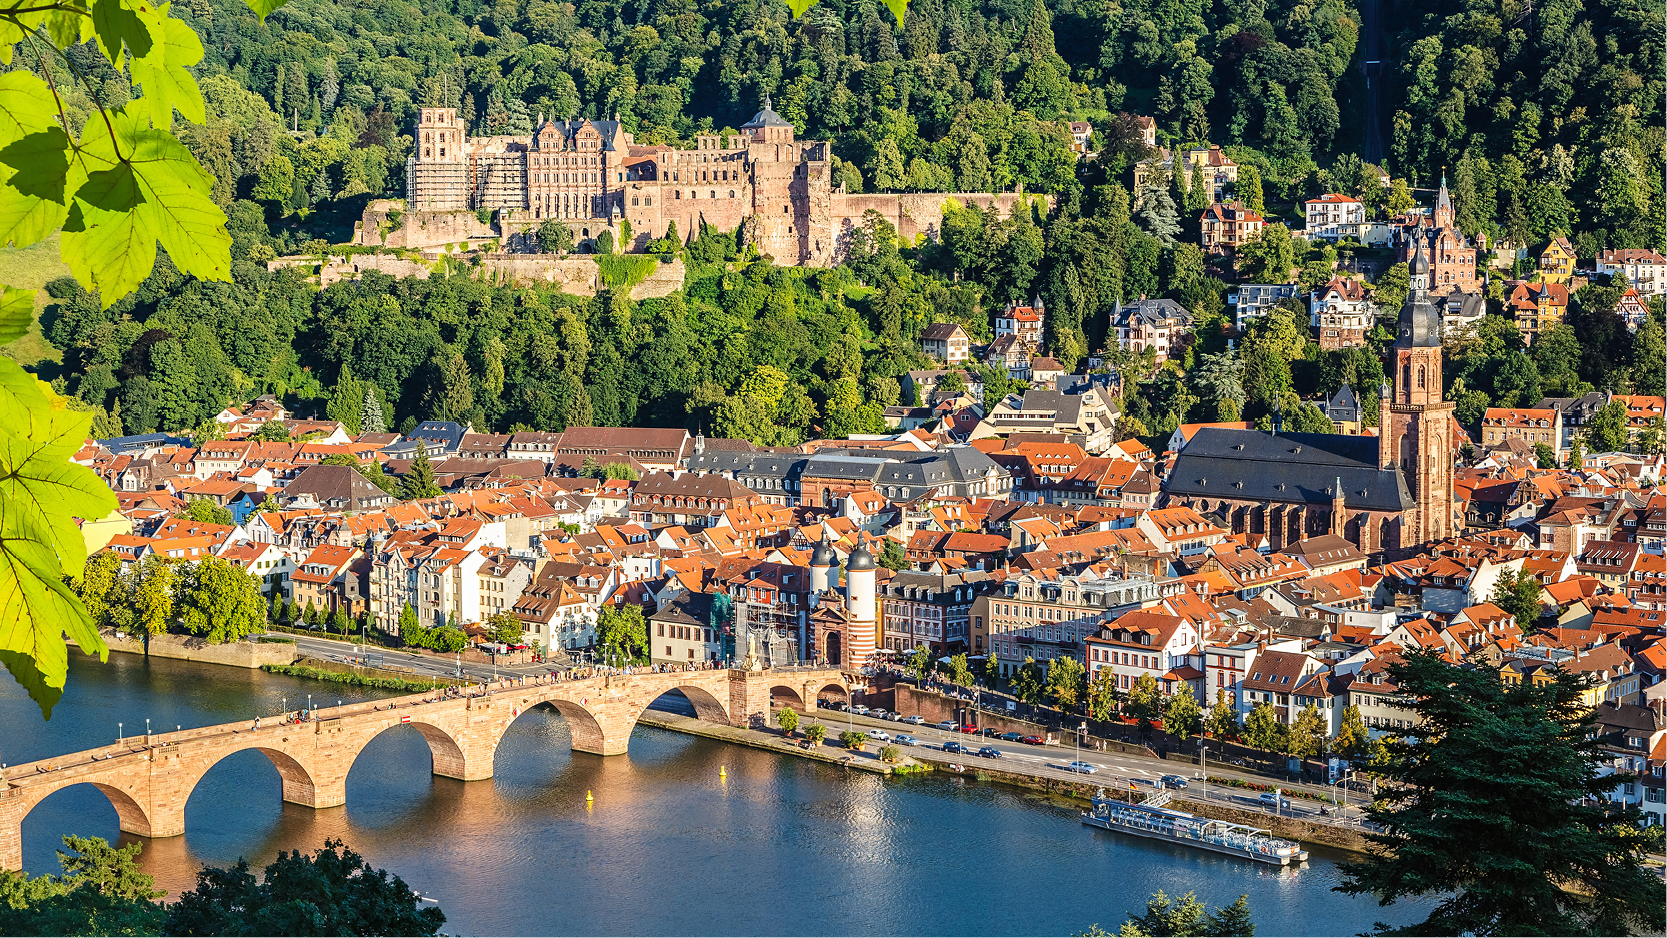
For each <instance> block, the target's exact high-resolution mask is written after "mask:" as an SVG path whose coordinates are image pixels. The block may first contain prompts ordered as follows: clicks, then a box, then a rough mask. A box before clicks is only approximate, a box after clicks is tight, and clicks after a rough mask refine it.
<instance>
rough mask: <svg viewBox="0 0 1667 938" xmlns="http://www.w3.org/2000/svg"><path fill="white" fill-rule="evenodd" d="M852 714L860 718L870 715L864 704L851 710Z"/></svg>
mask: <svg viewBox="0 0 1667 938" xmlns="http://www.w3.org/2000/svg"><path fill="white" fill-rule="evenodd" d="M851 712H852V713H854V714H856V715H857V716H859V717H860V716H865V715H867V713H868V708H867V707H865V706H863V705H862V704H857V705H856V706H854V707H852V708H851Z"/></svg>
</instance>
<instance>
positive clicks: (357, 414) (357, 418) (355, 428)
mask: <svg viewBox="0 0 1667 938" xmlns="http://www.w3.org/2000/svg"><path fill="white" fill-rule="evenodd" d="M364 392H365V389H364V382H362V381H359V380H358V379H356V378H354V377H353V368H352V367H351V366H349V365H342V370H341V375H340V377H338V378H337V379H336V387H335V389H334V390H332V391H331V392H330V403H329V404H327V405H325V407H324V414H325V416H327V417H329V418H330V419H331V420H334V421H336V422H337V423H340V424H341V425H342V426H343V427H344V428H346V430H347V432H348V435H349V436H358V435H359V433H360V432H361V428H362V427H363V426H364V406H365V393H364Z"/></svg>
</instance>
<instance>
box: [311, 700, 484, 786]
mask: <svg viewBox="0 0 1667 938" xmlns="http://www.w3.org/2000/svg"><path fill="white" fill-rule="evenodd" d="M401 727H409V728H410V729H414V730H416V731H417V732H418V733H419V734H421V735H422V738H423V742H425V743H427V744H428V754H429V756H430V760H431V762H432V763H433V766H432V771H433V773H434V774H435V775H442V776H445V777H446V778H456V779H462V780H465V781H467V780H469V779H470V778H471V777H472V776H470V775H468V774H467V773H468V772H469V771H471V770H472V769H474V768H476V766H474V765H472V764H471V763H470V761H469V759H468V757H467V755H466V754H465V753H464V751H463V747H462V746H461V745H460V744H459V743H458V741H457V738H456V737H454V736H453V735H452V734H451V732H450V731H449V730H447V729H446V728H445V727H442V726H439V725H437V724H436V723H431V722H427V721H424V720H412V721H411V722H409V723H390V724H388V725H387V726H384V727H382V728H381V729H378V730H376V731H375V732H373V733H368V734H366V735H365V736H363V737H362V738H360V739H359V740H358V741H357V742H356V744H355V745H354V746H353V747H352V749H351V751H347V752H342V753H341V754H340V756H339V757H338V758H339V760H340V762H341V764H340V766H339V769H338V772H337V773H336V774H337V775H338V781H337V783H336V784H337V785H339V787H340V789H341V799H342V800H341V801H336V802H334V803H335V804H341V803H343V802H344V801H345V800H346V798H347V776H348V775H349V774H351V773H352V771H353V766H354V764H355V763H357V762H358V761H359V757H360V756H361V755H363V754H364V752H365V750H366V749H367V748H369V746H370V744H371V743H373V742H375V741H376V740H378V739H380V738H381V737H382V736H383V735H384V734H386V733H387V732H388V731H389V730H393V729H399V728H401ZM491 774H492V759H491V757H490V753H489V754H488V757H487V759H486V774H485V775H481V776H479V777H481V778H488V777H490V776H491ZM319 807H323V805H319Z"/></svg>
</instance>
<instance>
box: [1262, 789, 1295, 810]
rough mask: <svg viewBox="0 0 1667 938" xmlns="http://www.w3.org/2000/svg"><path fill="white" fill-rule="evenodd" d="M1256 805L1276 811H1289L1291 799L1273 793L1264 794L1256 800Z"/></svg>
mask: <svg viewBox="0 0 1667 938" xmlns="http://www.w3.org/2000/svg"><path fill="white" fill-rule="evenodd" d="M1256 803H1257V804H1260V805H1261V806H1262V807H1264V808H1273V809H1274V810H1275V811H1287V810H1290V807H1291V799H1289V798H1285V797H1283V796H1281V795H1279V794H1276V793H1274V792H1271V791H1265V792H1262V794H1261V795H1260V796H1259V797H1258V798H1257V799H1256Z"/></svg>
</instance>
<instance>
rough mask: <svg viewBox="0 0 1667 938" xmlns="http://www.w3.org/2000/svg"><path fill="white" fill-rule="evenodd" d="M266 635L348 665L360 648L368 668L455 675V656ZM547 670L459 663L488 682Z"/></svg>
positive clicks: (465, 673)
mask: <svg viewBox="0 0 1667 938" xmlns="http://www.w3.org/2000/svg"><path fill="white" fill-rule="evenodd" d="M267 634H268V635H271V636H272V637H273V638H285V639H293V640H294V641H295V647H296V648H298V649H299V650H300V651H301V652H302V653H304V654H307V655H310V656H312V657H314V658H322V659H324V660H326V661H340V662H342V663H344V664H349V663H352V662H353V660H354V657H355V656H356V655H357V654H359V653H360V650H361V649H363V650H364V653H365V655H366V657H367V659H368V660H367V662H366V663H367V664H369V665H370V666H372V667H379V668H388V669H390V670H395V671H409V672H411V673H412V675H413V676H414V677H417V678H428V677H457V676H458V661H457V658H455V657H452V658H447V657H444V656H437V655H420V654H414V653H412V652H409V651H402V650H400V649H396V648H382V647H380V646H377V645H358V644H356V643H354V642H344V641H339V640H337V639H332V638H322V637H317V636H312V635H296V634H295V633H293V632H269V633H267ZM549 670H550V665H547V664H527V665H507V664H506V665H499V666H498V667H497V669H496V670H495V671H494V669H493V667H492V665H491V664H471V663H469V662H463V664H462V672H463V676H464V677H466V678H469V679H470V680H476V681H490V680H492V678H493V677H494V676H508V677H520V676H522V675H528V674H544V673H546V672H548V671H549Z"/></svg>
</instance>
